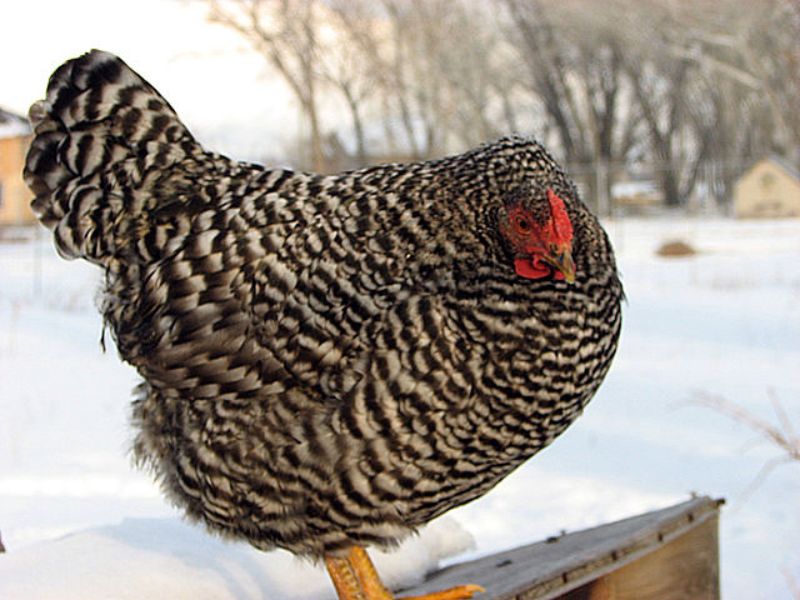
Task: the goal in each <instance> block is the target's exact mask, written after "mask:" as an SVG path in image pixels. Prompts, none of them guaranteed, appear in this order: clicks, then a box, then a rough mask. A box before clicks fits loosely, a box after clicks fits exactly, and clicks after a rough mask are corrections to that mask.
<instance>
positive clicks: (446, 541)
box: [0, 518, 474, 600]
mask: <svg viewBox="0 0 800 600" xmlns="http://www.w3.org/2000/svg"><path fill="white" fill-rule="evenodd" d="M473 544H474V541H473V539H472V536H471V535H470V534H468V533H467V532H466V531H464V529H462V528H461V527H460V526H459V525H458V524H457V523H456V522H455V521H454V520H452V519H446V518H445V519H441V520H439V521H437V522H436V523H434V524H432V525H430V526H429V527H426V528H425V529H424V530H422V532H421V533H420V535H418V536H415V537H414V538H412V539H410V540H408V542H406V543H405V544H403V546H402V547H401V548H400V549H399V550H398V551H396V552H393V553H391V554H386V553H383V552H374V551H373V552H372V555H373V558H374V560H375V563H376V565H377V568H378V569H379V571H380V572H381V575H382V577H383V579H384V581H385V582H386V583H387V584H388V585H392V586H395V585H411V584H413V583H416V582H418V581H419V580H421V578H422V577H423V576H424V575H425V573H427V572H430V571H432V570H434V569H435V568H436V566H437V565H438V564H439V563H440V561H441V560H443V559H446V558H448V557H451V556H453V555H455V554H458V553H460V552H463V551H464V550H467V549H469V548H471V547H472V546H473ZM332 595H333V588H332V587H331V583H330V581H329V580H328V577H327V574H326V572H325V569H324V568H323V567H322V566H321V565H313V564H311V563H310V562H307V561H301V560H299V559H297V558H295V557H293V556H292V555H290V554H288V553H286V552H270V553H263V552H258V551H256V550H254V549H252V548H250V547H249V546H248V545H246V544H239V543H231V542H225V541H223V540H220V539H219V538H218V537H216V536H211V535H208V534H207V533H206V532H205V531H204V530H203V529H202V528H200V527H195V526H192V525H189V524H187V523H184V522H183V521H181V520H178V519H125V520H124V521H123V522H122V523H120V524H119V525H111V526H106V527H97V528H92V529H87V530H84V531H80V532H78V533H73V534H70V535H66V536H64V537H62V538H59V539H56V540H52V541H47V542H40V543H38V544H34V545H32V546H28V547H27V548H22V549H20V550H19V551H18V552H14V553H13V554H9V555H7V556H3V557H2V560H0V598H36V599H39V600H48V599H52V600H71V599H74V600H87V599H90V598H106V599H110V598H113V599H118V600H126V599H128V598H130V599H131V600H143V599H145V598H169V599H170V600H181V599H183V598H186V599H187V600H202V599H204V598H208V599H212V598H213V599H215V600H228V599H230V600H234V599H236V600H245V599H250V598H252V599H253V600H264V599H267V598H268V599H269V600H284V599H286V600H288V599H290V598H298V599H299V598H303V599H306V598H308V599H314V598H329V597H331V596H332Z"/></svg>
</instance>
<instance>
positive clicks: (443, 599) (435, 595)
mask: <svg viewBox="0 0 800 600" xmlns="http://www.w3.org/2000/svg"><path fill="white" fill-rule="evenodd" d="M485 591H486V590H485V589H483V588H482V587H481V586H479V585H473V584H469V585H459V586H457V587H451V588H449V589H447V590H441V591H439V592H431V593H430V594H425V595H424V596H403V597H402V598H401V599H400V600H467V598H472V596H473V594H477V593H479V592H485Z"/></svg>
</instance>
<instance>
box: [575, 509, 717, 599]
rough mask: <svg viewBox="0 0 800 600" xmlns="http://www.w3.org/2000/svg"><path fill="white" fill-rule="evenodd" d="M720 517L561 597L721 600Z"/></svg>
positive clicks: (711, 519)
mask: <svg viewBox="0 0 800 600" xmlns="http://www.w3.org/2000/svg"><path fill="white" fill-rule="evenodd" d="M717 531H718V519H717V518H716V517H713V518H710V519H707V520H706V521H705V522H703V523H702V524H700V525H699V526H698V527H696V528H694V529H692V530H691V531H688V532H687V533H684V534H683V535H681V536H680V537H678V538H676V539H674V540H672V541H671V542H669V543H668V544H666V545H665V546H663V547H662V548H658V549H657V550H654V551H653V552H651V553H650V554H647V555H645V556H643V557H642V558H639V559H637V560H635V561H633V562H632V563H630V564H627V565H625V566H623V567H621V568H620V569H617V570H616V571H612V572H611V573H609V574H607V575H605V576H603V577H600V578H599V579H597V580H595V581H593V582H591V583H589V584H586V585H584V586H582V587H580V588H578V589H577V590H573V591H572V592H568V593H567V594H565V595H563V596H561V597H560V598H559V600H718V598H719V550H718V548H719V539H718V533H717Z"/></svg>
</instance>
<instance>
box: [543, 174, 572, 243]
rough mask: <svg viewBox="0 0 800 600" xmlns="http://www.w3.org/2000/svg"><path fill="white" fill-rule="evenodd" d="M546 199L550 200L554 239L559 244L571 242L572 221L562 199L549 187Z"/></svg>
mask: <svg viewBox="0 0 800 600" xmlns="http://www.w3.org/2000/svg"><path fill="white" fill-rule="evenodd" d="M547 200H548V201H549V202H550V214H551V215H552V217H553V233H554V237H555V240H554V241H555V242H556V243H559V244H568V243H571V242H572V221H570V220H569V215H568V214H567V207H566V206H564V201H563V200H562V199H561V198H559V197H558V195H557V194H556V193H555V192H554V191H553V190H551V189H550V188H547Z"/></svg>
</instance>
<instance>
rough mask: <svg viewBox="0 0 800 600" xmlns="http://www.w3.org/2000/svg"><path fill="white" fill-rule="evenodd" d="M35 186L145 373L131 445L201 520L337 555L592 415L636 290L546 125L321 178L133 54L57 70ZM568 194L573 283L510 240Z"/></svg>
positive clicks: (478, 489) (432, 510)
mask: <svg viewBox="0 0 800 600" xmlns="http://www.w3.org/2000/svg"><path fill="white" fill-rule="evenodd" d="M31 120H32V123H33V125H34V127H35V139H34V141H33V144H32V147H31V149H30V153H29V156H28V161H27V167H26V172H25V176H26V180H27V182H28V185H29V186H30V188H31V190H33V192H34V194H35V196H36V198H35V200H34V202H33V207H34V210H35V211H36V213H37V215H38V216H39V218H40V219H41V221H42V222H43V223H44V224H45V225H46V226H47V227H49V228H50V229H52V230H53V233H54V236H55V241H56V245H57V247H58V249H59V251H60V252H61V254H62V255H64V256H65V257H69V258H84V259H86V260H89V261H92V262H93V263H96V264H98V265H100V266H101V267H102V268H103V269H104V271H105V273H106V286H105V290H104V296H103V297H104V300H103V306H102V310H103V313H104V317H105V320H106V323H107V324H108V325H109V326H110V329H111V331H112V332H113V335H114V338H115V340H116V343H117V346H118V348H119V352H120V354H121V356H122V357H123V358H124V359H125V360H126V361H128V362H129V363H130V364H132V365H133V366H134V367H135V368H136V369H137V370H138V372H139V373H140V374H141V376H142V378H143V380H144V381H143V383H142V385H141V387H140V389H139V394H138V396H137V398H136V400H135V401H134V406H133V411H134V422H135V425H136V427H137V428H138V429H139V431H138V437H137V440H136V444H135V452H136V454H137V456H138V457H139V459H140V460H141V461H143V462H145V463H147V464H149V465H150V466H151V467H152V468H153V470H154V471H155V473H156V474H157V475H158V477H159V478H160V480H161V481H162V482H163V486H164V488H165V490H166V491H167V492H168V494H169V496H170V498H171V499H172V500H173V501H175V502H176V503H177V504H178V505H180V506H182V507H183V508H184V509H185V510H186V512H187V514H188V515H190V516H191V517H193V518H196V519H198V520H201V521H203V522H205V523H206V524H207V525H208V526H209V527H210V528H212V529H214V530H216V531H219V532H222V533H224V534H227V535H230V536H233V537H237V538H242V539H246V540H248V541H249V542H250V543H251V544H253V545H254V546H256V547H259V548H263V549H269V548H272V547H276V546H277V547H281V548H286V549H288V550H290V551H292V552H295V553H298V554H302V555H306V556H312V557H319V556H321V555H323V554H336V553H338V552H340V551H342V550H344V549H346V548H347V547H349V546H351V545H353V544H362V545H379V546H385V545H390V544H393V543H395V542H396V541H397V540H399V539H401V538H402V537H404V536H405V535H407V534H408V533H409V532H411V531H413V530H414V529H415V528H416V527H418V526H420V525H422V524H424V523H426V522H427V521H429V520H431V519H433V518H434V517H436V516H437V515H440V514H441V513H443V512H445V511H447V510H448V509H450V508H453V507H455V506H458V505H460V504H463V503H465V502H468V501H469V500H472V499H474V498H477V497H478V496H481V495H482V494H484V493H485V492H487V491H488V490H489V489H490V488H492V487H493V486H494V485H495V484H497V483H498V482H499V481H500V480H501V479H502V478H503V477H505V476H506V475H508V474H509V473H510V472H511V471H512V470H513V469H514V468H516V467H517V466H519V465H520V464H521V463H522V462H524V461H525V460H527V459H528V458H530V457H531V456H533V455H534V454H535V453H536V452H538V451H539V450H541V449H542V448H544V447H545V446H547V445H548V444H549V443H550V442H551V441H552V440H553V439H554V438H555V437H556V436H557V435H559V434H560V433H561V432H562V431H564V429H565V428H566V427H567V426H568V425H569V424H570V423H571V422H572V421H573V420H574V419H575V418H576V417H577V416H578V415H579V414H580V412H581V411H582V409H583V408H584V406H585V405H586V403H587V402H588V401H589V400H590V399H591V397H592V396H593V395H594V393H595V391H596V390H597V387H598V386H599V384H600V382H601V380H602V379H603V377H604V376H605V374H606V371H607V370H608V368H609V364H610V362H611V359H612V357H613V355H614V352H615V349H616V345H617V338H618V335H619V330H620V300H621V297H622V288H621V286H620V283H619V280H618V277H617V271H616V267H615V264H614V258H613V253H612V250H611V247H610V245H609V242H608V240H607V238H606V235H605V234H604V232H603V231H602V229H601V228H600V226H599V224H598V222H597V220H596V219H595V218H594V217H593V216H592V215H591V214H590V213H589V211H588V210H587V209H586V207H585V206H584V205H583V204H582V203H581V202H580V200H579V199H578V196H577V192H576V190H575V187H574V186H573V184H572V183H571V182H570V181H569V180H568V178H567V177H566V176H565V174H564V173H563V171H562V170H561V169H560V168H559V167H558V166H557V164H556V163H555V162H554V160H553V159H552V158H551V157H550V156H549V155H548V154H547V152H546V151H545V150H544V149H543V148H542V147H541V146H540V145H539V144H538V143H536V142H535V141H532V140H530V139H525V138H520V137H509V138H504V139H501V140H499V141H497V142H494V143H491V144H487V145H484V146H481V147H479V148H477V149H475V150H473V151H470V152H468V153H466V154H463V155H460V156H454V157H450V158H446V159H442V160H438V161H433V162H422V163H415V164H405V165H386V166H378V167H372V168H368V169H364V170H360V171H353V172H347V173H342V174H339V175H331V176H322V175H315V174H308V173H297V172H292V171H289V170H282V169H266V168H264V167H261V166H258V165H253V164H245V163H239V162H235V161H232V160H229V159H228V158H226V157H224V156H220V155H218V154H214V153H210V152H207V151H205V150H204V149H203V148H201V147H200V146H199V145H198V144H197V142H196V141H195V139H194V138H193V137H192V135H191V133H189V131H188V130H187V128H186V127H185V126H184V125H183V124H182V123H181V121H180V120H179V118H178V117H177V116H176V114H175V112H174V111H173V109H172V108H171V107H170V105H169V104H168V103H167V102H166V101H165V100H164V99H163V98H162V97H161V96H160V95H159V94H158V92H156V91H155V89H154V88H152V87H151V86H150V85H149V84H148V83H147V82H145V81H144V80H143V79H142V78H141V77H139V76H138V75H137V74H136V73H134V72H133V71H132V70H131V69H130V68H129V67H127V66H126V65H125V63H123V62H122V61H121V60H120V59H118V58H117V57H115V56H113V55H110V54H108V53H104V52H99V51H93V52H91V53H89V54H86V55H84V56H82V57H80V58H77V59H75V60H71V61H69V62H67V63H66V64H65V65H63V66H62V67H61V68H59V69H58V70H57V71H56V72H55V73H54V74H53V76H52V78H51V80H50V84H49V87H48V90H47V97H46V99H45V100H44V101H41V102H39V103H37V104H35V105H34V106H33V107H32V109H31ZM546 188H550V189H553V190H554V191H555V192H556V193H558V194H559V195H560V196H561V197H563V198H564V200H565V202H566V206H567V211H568V213H569V216H570V219H571V221H572V223H573V227H574V230H575V241H574V246H573V254H574V260H575V265H576V270H577V276H576V281H575V283H574V284H569V283H566V282H564V281H557V280H554V279H552V278H544V279H540V280H528V279H523V278H521V277H519V276H518V275H517V274H516V273H515V271H514V268H513V260H512V259H513V257H512V256H511V255H510V251H509V249H508V247H507V244H506V243H505V241H504V240H503V238H502V236H500V235H499V233H498V227H497V214H498V211H499V210H500V209H501V208H502V207H503V205H504V203H505V202H506V201H507V199H508V198H509V197H512V196H513V195H514V194H519V193H520V190H524V193H530V194H542V193H544V190H545V189H546Z"/></svg>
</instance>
